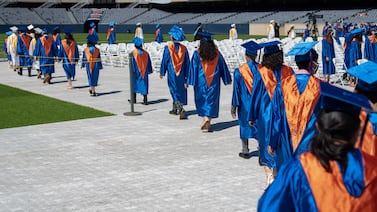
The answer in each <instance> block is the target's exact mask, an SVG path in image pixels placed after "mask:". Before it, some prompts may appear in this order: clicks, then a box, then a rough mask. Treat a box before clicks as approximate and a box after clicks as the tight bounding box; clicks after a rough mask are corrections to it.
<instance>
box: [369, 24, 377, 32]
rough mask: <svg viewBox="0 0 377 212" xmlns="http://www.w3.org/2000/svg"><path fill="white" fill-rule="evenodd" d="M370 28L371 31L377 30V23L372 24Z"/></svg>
mask: <svg viewBox="0 0 377 212" xmlns="http://www.w3.org/2000/svg"><path fill="white" fill-rule="evenodd" d="M369 30H370V31H375V30H377V25H374V26H371V27H370V29H369Z"/></svg>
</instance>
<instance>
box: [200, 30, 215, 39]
mask: <svg viewBox="0 0 377 212" xmlns="http://www.w3.org/2000/svg"><path fill="white" fill-rule="evenodd" d="M198 35H201V36H202V40H204V41H210V40H212V35H213V34H212V33H210V32H198Z"/></svg>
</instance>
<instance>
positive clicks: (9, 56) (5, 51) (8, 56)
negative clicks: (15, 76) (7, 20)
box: [3, 37, 12, 61]
mask: <svg viewBox="0 0 377 212" xmlns="http://www.w3.org/2000/svg"><path fill="white" fill-rule="evenodd" d="M7 43H8V37H6V38H5V40H4V47H3V49H4V53H5V55H6V56H7V59H8V61H11V60H12V56H11V55H10V54H8V48H7Z"/></svg>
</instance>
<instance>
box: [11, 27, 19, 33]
mask: <svg viewBox="0 0 377 212" xmlns="http://www.w3.org/2000/svg"><path fill="white" fill-rule="evenodd" d="M9 29H10V30H11V31H12V32H17V30H18V28H17V27H16V26H12V27H10V28H9Z"/></svg>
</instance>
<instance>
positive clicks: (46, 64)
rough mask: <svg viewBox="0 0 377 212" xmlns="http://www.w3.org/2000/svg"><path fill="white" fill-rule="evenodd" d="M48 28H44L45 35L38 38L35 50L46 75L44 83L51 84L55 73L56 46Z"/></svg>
mask: <svg viewBox="0 0 377 212" xmlns="http://www.w3.org/2000/svg"><path fill="white" fill-rule="evenodd" d="M48 32H49V31H48V29H47V28H44V29H43V35H42V36H41V37H40V38H39V39H38V41H37V44H36V46H35V50H34V56H35V57H37V58H38V60H39V64H40V70H41V72H42V74H43V76H44V79H43V83H48V84H51V78H52V73H55V56H57V53H58V51H57V49H56V46H55V45H53V39H52V37H49V36H48Z"/></svg>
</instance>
